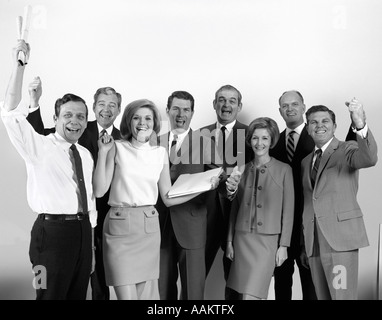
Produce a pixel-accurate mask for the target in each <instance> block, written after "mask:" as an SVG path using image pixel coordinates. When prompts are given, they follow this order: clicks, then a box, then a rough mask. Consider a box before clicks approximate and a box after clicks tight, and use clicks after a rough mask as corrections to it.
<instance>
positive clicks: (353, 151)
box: [302, 129, 377, 256]
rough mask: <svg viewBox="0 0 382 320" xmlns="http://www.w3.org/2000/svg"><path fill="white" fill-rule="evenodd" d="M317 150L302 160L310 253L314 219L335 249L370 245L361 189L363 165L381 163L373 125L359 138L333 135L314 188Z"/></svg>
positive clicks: (307, 239)
mask: <svg viewBox="0 0 382 320" xmlns="http://www.w3.org/2000/svg"><path fill="white" fill-rule="evenodd" d="M313 154H314V152H312V153H311V154H309V155H308V156H307V157H305V158H304V160H303V161H302V184H303V188H304V212H303V231H304V239H305V249H306V253H307V255H308V256H311V255H312V252H313V241H314V219H316V221H317V223H318V225H319V227H320V229H321V231H322V234H323V235H324V237H325V239H326V240H327V241H328V243H329V245H330V246H331V247H332V248H333V249H334V250H336V251H349V250H354V249H358V248H362V247H365V246H368V245H369V242H368V238H367V234H366V229H365V224H364V221H363V214H362V211H361V209H360V207H359V204H358V202H357V191H358V175H359V169H361V168H367V167H371V166H374V165H375V164H376V163H377V144H376V142H375V139H374V137H373V134H372V133H371V131H370V129H369V130H368V133H367V137H366V138H365V139H363V138H362V137H360V136H358V135H357V142H355V141H349V142H343V141H339V140H338V139H336V138H333V140H332V141H331V143H330V144H329V146H328V147H327V149H326V150H325V152H324V153H323V155H322V158H321V161H320V165H319V167H318V171H317V177H316V183H315V186H314V188H312V186H311V182H310V175H311V166H312V161H313Z"/></svg>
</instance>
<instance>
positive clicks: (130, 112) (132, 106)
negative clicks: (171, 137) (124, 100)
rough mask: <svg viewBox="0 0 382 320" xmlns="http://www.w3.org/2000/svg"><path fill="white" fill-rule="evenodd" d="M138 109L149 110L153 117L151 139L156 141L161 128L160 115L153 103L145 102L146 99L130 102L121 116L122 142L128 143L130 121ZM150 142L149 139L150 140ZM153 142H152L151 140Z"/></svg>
mask: <svg viewBox="0 0 382 320" xmlns="http://www.w3.org/2000/svg"><path fill="white" fill-rule="evenodd" d="M140 108H149V109H150V110H151V111H152V112H153V115H154V128H153V132H155V135H154V137H153V134H152V137H153V138H154V139H155V141H156V139H157V136H158V134H159V132H160V128H161V118H160V114H159V111H158V108H157V107H156V105H155V104H154V102H152V101H150V100H147V99H140V100H135V101H133V102H130V103H129V104H128V105H127V106H126V107H125V110H124V112H123V115H122V119H121V124H120V131H121V136H122V139H123V140H127V141H130V140H131V138H132V136H133V133H132V131H131V120H132V119H133V116H134V114H135V113H136V112H137V110H138V109H140ZM150 141H151V139H150ZM153 141H154V140H153Z"/></svg>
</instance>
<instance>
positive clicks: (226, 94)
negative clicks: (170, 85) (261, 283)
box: [200, 85, 253, 300]
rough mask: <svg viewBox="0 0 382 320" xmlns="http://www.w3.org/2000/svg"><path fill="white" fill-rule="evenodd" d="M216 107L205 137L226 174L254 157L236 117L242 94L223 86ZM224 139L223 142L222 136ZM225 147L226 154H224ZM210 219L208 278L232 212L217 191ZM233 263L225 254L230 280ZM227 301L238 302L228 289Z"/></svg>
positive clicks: (210, 199) (223, 243)
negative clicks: (208, 138) (216, 154)
mask: <svg viewBox="0 0 382 320" xmlns="http://www.w3.org/2000/svg"><path fill="white" fill-rule="evenodd" d="M213 108H214V110H215V112H216V118H217V122H215V123H212V124H210V125H208V126H205V127H203V128H201V129H200V130H201V131H202V133H203V134H205V135H207V136H209V137H211V139H212V140H213V141H214V142H215V146H216V148H217V152H218V154H219V155H220V157H221V159H222V160H223V168H224V170H225V172H226V173H227V175H230V174H231V173H232V170H233V168H234V167H235V166H242V165H244V164H245V163H246V162H248V161H249V160H250V159H249V158H250V157H251V156H252V154H253V152H252V150H249V149H248V147H247V146H246V144H245V136H246V133H247V129H248V126H247V125H245V124H243V123H241V122H239V121H238V120H237V116H238V114H239V112H240V111H241V109H242V95H241V93H240V91H239V90H238V89H236V88H235V87H233V86H231V85H224V86H222V87H220V88H219V89H218V90H217V91H216V93H215V99H214V101H213ZM223 127H224V129H223V130H225V132H224V139H225V141H223V140H222V139H223V133H222V131H221V130H222V128H223ZM223 144H224V151H223ZM207 201H208V220H207V244H206V276H207V275H208V273H209V271H210V269H211V267H212V264H213V262H214V260H215V256H216V254H217V252H218V250H219V248H222V250H223V251H225V249H226V242H227V231H228V221H229V213H230V211H231V201H229V200H228V199H227V198H226V197H224V196H223V195H222V194H220V193H219V192H217V191H216V190H215V191H213V192H211V193H210V194H209V195H208V200H207ZM230 265H231V260H229V259H228V258H227V257H226V256H225V254H223V270H224V279H225V280H227V278H228V274H229V269H230ZM225 298H226V300H232V299H238V295H237V293H235V292H234V291H233V290H232V289H230V288H227V287H226V289H225Z"/></svg>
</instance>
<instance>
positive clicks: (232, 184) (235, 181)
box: [225, 166, 241, 194]
mask: <svg viewBox="0 0 382 320" xmlns="http://www.w3.org/2000/svg"><path fill="white" fill-rule="evenodd" d="M240 179H241V172H240V170H239V167H238V166H236V167H235V168H234V169H233V171H232V173H231V175H230V176H229V177H228V178H227V181H226V183H225V184H226V188H227V191H228V193H230V194H232V193H234V192H235V191H236V189H237V186H238V185H239V182H240Z"/></svg>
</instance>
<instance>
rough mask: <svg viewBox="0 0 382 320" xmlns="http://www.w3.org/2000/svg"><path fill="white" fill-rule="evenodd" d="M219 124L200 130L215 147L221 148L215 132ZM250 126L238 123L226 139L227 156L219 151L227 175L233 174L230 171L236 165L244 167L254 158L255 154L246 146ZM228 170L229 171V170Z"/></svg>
mask: <svg viewBox="0 0 382 320" xmlns="http://www.w3.org/2000/svg"><path fill="white" fill-rule="evenodd" d="M216 129H217V124H216V123H213V124H210V125H208V126H205V127H202V128H200V131H201V132H202V133H203V134H204V135H206V136H208V137H210V138H211V140H212V141H213V142H214V143H215V146H216V147H218V148H219V146H218V145H217V143H216V141H215V130H216ZM247 130H248V126H247V125H245V124H243V123H241V122H239V121H236V123H235V125H234V126H233V128H232V131H231V133H230V135H229V136H228V137H227V139H226V145H225V148H226V154H225V155H223V154H222V150H220V149H219V150H218V152H219V155H220V158H221V159H222V160H223V167H224V168H225V169H226V171H227V174H228V175H229V174H231V171H230V170H229V169H233V168H234V167H235V166H236V165H244V164H245V163H247V162H249V161H250V160H251V159H252V158H253V152H252V150H251V148H249V147H248V146H247V145H246V144H245V136H246V134H247ZM227 168H228V170H227Z"/></svg>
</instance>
